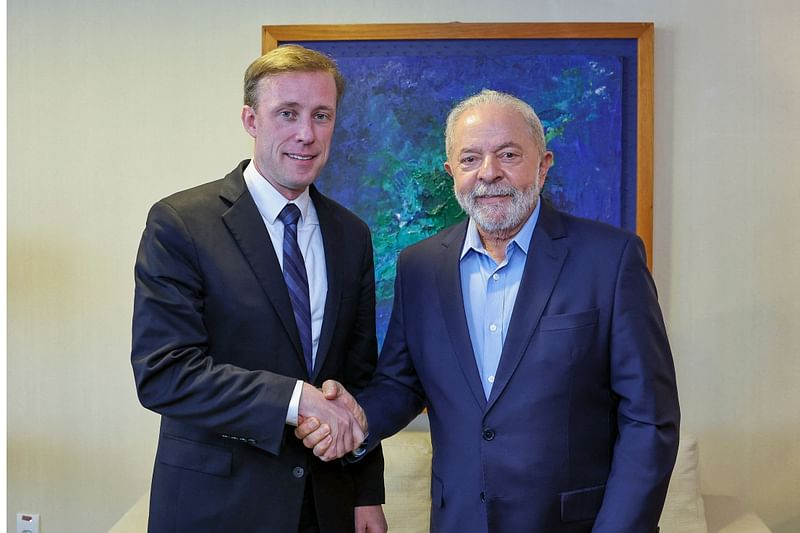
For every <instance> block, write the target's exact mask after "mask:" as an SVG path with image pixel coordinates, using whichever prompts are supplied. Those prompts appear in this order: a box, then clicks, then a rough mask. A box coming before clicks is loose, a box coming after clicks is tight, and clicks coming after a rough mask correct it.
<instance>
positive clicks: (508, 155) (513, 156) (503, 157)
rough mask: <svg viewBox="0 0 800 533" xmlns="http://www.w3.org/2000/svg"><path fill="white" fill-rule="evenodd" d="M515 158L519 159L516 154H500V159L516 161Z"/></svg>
mask: <svg viewBox="0 0 800 533" xmlns="http://www.w3.org/2000/svg"><path fill="white" fill-rule="evenodd" d="M515 157H517V154H515V153H514V152H503V153H502V154H500V159H514V158H515Z"/></svg>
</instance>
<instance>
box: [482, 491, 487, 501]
mask: <svg viewBox="0 0 800 533" xmlns="http://www.w3.org/2000/svg"><path fill="white" fill-rule="evenodd" d="M481 503H486V494H485V493H483V492H481Z"/></svg>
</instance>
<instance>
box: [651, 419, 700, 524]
mask: <svg viewBox="0 0 800 533" xmlns="http://www.w3.org/2000/svg"><path fill="white" fill-rule="evenodd" d="M698 455H699V451H698V449H697V438H696V437H695V436H694V435H691V434H688V433H683V434H681V442H680V445H679V446H678V458H677V459H676V461H675V469H674V470H673V471H672V479H670V482H669V490H668V491H667V499H666V501H665V502H664V511H663V512H662V513H661V520H660V521H659V526H660V527H661V531H662V533H707V531H708V528H707V526H706V513H705V508H704V505H703V497H702V496H701V495H700V471H699V466H698V459H699V457H698Z"/></svg>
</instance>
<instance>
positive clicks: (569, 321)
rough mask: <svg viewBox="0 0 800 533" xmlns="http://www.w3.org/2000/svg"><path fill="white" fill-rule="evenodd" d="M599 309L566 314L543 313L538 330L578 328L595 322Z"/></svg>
mask: <svg viewBox="0 0 800 533" xmlns="http://www.w3.org/2000/svg"><path fill="white" fill-rule="evenodd" d="M599 316H600V309H597V308H594V309H589V310H588V311H581V312H580V313H569V314H566V315H549V316H548V315H545V316H543V317H542V319H541V322H540V323H539V330H540V331H558V330H562V329H578V328H583V327H587V326H594V325H596V324H597V319H598V318H599Z"/></svg>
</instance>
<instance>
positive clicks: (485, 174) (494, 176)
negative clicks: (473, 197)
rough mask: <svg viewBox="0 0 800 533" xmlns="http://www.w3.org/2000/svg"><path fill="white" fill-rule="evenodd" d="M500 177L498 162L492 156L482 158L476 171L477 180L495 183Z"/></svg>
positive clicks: (495, 157)
mask: <svg viewBox="0 0 800 533" xmlns="http://www.w3.org/2000/svg"><path fill="white" fill-rule="evenodd" d="M501 177H502V171H501V170H500V161H499V160H498V159H497V156H495V155H494V154H489V155H487V156H486V157H484V158H483V161H482V162H481V166H480V168H479V169H478V179H479V180H481V181H485V182H487V183H492V182H494V181H497V180H498V179H500V178H501Z"/></svg>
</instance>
